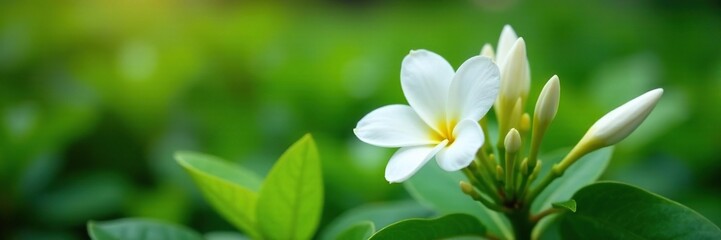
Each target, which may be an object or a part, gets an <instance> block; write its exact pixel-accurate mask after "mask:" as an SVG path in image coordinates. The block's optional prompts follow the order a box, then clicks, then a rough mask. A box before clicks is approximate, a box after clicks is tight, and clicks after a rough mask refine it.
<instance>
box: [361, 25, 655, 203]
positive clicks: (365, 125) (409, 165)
mask: <svg viewBox="0 0 721 240" xmlns="http://www.w3.org/2000/svg"><path fill="white" fill-rule="evenodd" d="M400 80H401V86H402V89H403V93H404V94H405V97H406V100H407V101H408V105H400V104H399V105H388V106H384V107H381V108H378V109H376V110H374V111H372V112H370V113H368V114H367V115H366V116H365V117H363V118H362V119H361V120H360V121H359V122H358V125H357V126H356V128H355V129H354V133H355V134H356V136H357V137H358V138H359V139H360V140H361V141H364V142H366V143H369V144H372V145H376V146H381V147H393V148H399V149H398V150H397V151H396V152H395V154H393V156H392V157H391V159H390V161H389V162H388V165H387V167H386V172H385V177H386V180H388V181H389V182H391V183H394V182H402V181H404V180H406V179H408V178H410V177H411V176H412V175H413V174H414V173H415V172H417V171H418V170H419V169H420V168H421V167H422V166H423V165H424V164H425V163H426V162H428V161H429V160H430V159H432V158H434V157H435V159H436V162H437V163H438V165H439V166H440V167H441V168H442V169H444V170H446V171H458V170H463V172H464V173H465V174H466V176H467V177H468V180H469V181H470V182H471V184H468V183H462V184H461V188H462V190H463V191H464V192H465V193H466V194H468V195H470V196H471V197H473V198H474V199H476V200H478V201H480V202H482V203H484V205H486V206H487V207H489V208H492V209H496V210H499V211H508V209H509V208H511V209H512V208H516V207H519V205H523V204H527V203H529V202H532V200H533V199H534V197H535V196H536V195H537V194H538V193H539V192H540V191H542V190H543V189H544V188H545V187H546V186H547V185H548V184H550V183H551V182H552V181H553V180H554V179H555V178H557V177H558V176H560V175H561V174H563V172H564V171H565V170H566V169H567V168H568V167H569V166H570V165H572V164H573V163H574V162H575V161H577V160H578V159H579V158H581V157H582V156H584V155H586V154H588V153H590V152H592V151H595V150H597V149H599V148H602V147H606V146H610V145H613V144H616V143H618V142H619V141H621V140H622V139H624V138H625V137H626V136H628V135H629V134H630V133H631V132H633V131H634V130H635V129H636V128H637V127H638V126H639V125H640V124H641V122H643V120H644V119H645V118H646V117H647V116H648V115H649V113H650V112H651V110H653V108H654V107H655V105H656V103H657V102H658V100H659V99H660V97H661V95H662V94H663V90H662V89H655V90H651V91H649V92H647V93H645V94H643V95H641V96H639V97H637V98H635V99H633V100H631V101H629V102H627V103H626V104H624V105H622V106H620V107H618V108H616V109H614V110H613V111H611V112H609V113H608V114H606V115H605V116H603V117H602V118H601V119H599V120H598V121H597V122H596V123H595V124H593V126H592V127H591V128H590V129H589V130H588V132H587V133H586V134H585V135H584V136H583V138H582V139H581V140H580V141H579V143H578V144H577V145H576V146H575V147H574V148H573V149H572V150H571V152H569V153H568V155H567V156H566V157H565V158H564V159H563V160H561V161H560V162H558V163H556V164H555V165H554V166H553V168H552V171H551V174H549V176H547V178H546V179H544V180H543V182H541V183H540V184H538V186H537V187H536V188H535V189H529V186H530V183H531V182H532V181H534V179H536V177H537V176H536V175H537V174H538V172H539V169H540V160H538V153H539V149H540V146H541V141H542V139H543V136H544V134H545V132H546V130H547V129H548V126H549V125H550V124H551V122H552V121H553V119H554V117H555V115H556V112H557V110H558V104H559V99H560V81H559V78H558V77H557V76H555V75H554V76H552V77H551V78H550V80H548V82H547V83H546V84H545V86H544V87H543V90H542V91H541V93H540V95H539V97H538V100H537V101H536V105H535V109H534V112H533V115H532V116H531V115H530V114H529V113H527V112H525V109H526V102H527V100H528V92H529V88H530V81H531V78H530V67H529V63H528V58H527V56H526V43H525V41H524V39H523V38H521V37H518V36H517V35H516V33H515V32H514V31H513V29H512V28H511V27H510V26H505V27H504V28H503V31H502V32H501V36H500V38H499V41H498V46H497V48H496V49H495V51H494V49H493V47H492V46H491V45H490V44H486V45H484V46H483V48H482V50H481V52H480V55H478V56H473V57H471V58H470V59H468V60H466V61H465V62H464V63H463V64H462V65H461V66H460V67H459V68H458V69H457V70H456V71H454V70H453V68H452V67H451V65H450V64H448V62H447V61H446V60H445V59H443V58H442V57H441V56H439V55H438V54H435V53H433V52H430V51H427V50H413V51H411V52H410V53H409V54H408V55H407V56H406V57H405V58H404V59H403V63H402V65H401V79H400ZM491 107H493V109H494V111H495V116H496V123H497V127H498V132H499V136H498V141H497V142H496V143H495V144H493V143H491V142H490V137H489V136H488V135H487V132H488V126H487V121H488V119H487V117H486V113H487V112H488V111H489V110H490V108H491ZM529 140H530V141H529ZM524 144H527V145H528V146H529V147H528V154H527V156H525V157H524V156H523V155H522V153H523V152H524V151H523V150H524Z"/></svg>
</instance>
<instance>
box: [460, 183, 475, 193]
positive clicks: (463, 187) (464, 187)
mask: <svg viewBox="0 0 721 240" xmlns="http://www.w3.org/2000/svg"><path fill="white" fill-rule="evenodd" d="M460 184H461V191H463V193H465V194H466V195H468V196H471V197H473V196H474V195H477V194H478V193H477V192H476V190H475V189H473V186H471V184H468V183H467V182H464V181H461V183H460Z"/></svg>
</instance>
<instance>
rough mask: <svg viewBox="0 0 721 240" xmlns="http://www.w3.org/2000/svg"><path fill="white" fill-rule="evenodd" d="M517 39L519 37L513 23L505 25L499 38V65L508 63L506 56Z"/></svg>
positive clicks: (497, 53) (497, 52) (497, 55)
mask: <svg viewBox="0 0 721 240" xmlns="http://www.w3.org/2000/svg"><path fill="white" fill-rule="evenodd" d="M516 39H518V35H516V32H515V31H513V28H512V27H511V25H506V26H503V30H502V31H501V37H499V38H498V51H496V63H498V66H503V65H504V64H506V62H505V61H506V56H508V51H510V50H511V47H512V46H513V43H515V42H516Z"/></svg>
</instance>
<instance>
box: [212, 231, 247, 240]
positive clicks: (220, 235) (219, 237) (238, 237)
mask: <svg viewBox="0 0 721 240" xmlns="http://www.w3.org/2000/svg"><path fill="white" fill-rule="evenodd" d="M203 237H205V240H250V238H248V237H246V236H245V235H243V234H241V233H238V232H225V231H219V232H209V233H206V234H205V235H204V236H203Z"/></svg>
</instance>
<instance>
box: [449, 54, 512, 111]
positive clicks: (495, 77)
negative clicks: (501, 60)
mask: <svg viewBox="0 0 721 240" xmlns="http://www.w3.org/2000/svg"><path fill="white" fill-rule="evenodd" d="M500 82H501V80H500V73H499V70H498V67H497V66H496V64H494V63H493V61H491V59H490V58H487V57H482V56H475V57H472V58H470V59H468V60H466V62H464V63H463V64H462V65H461V67H460V68H458V72H456V75H455V76H454V77H453V81H452V82H451V86H450V90H449V93H448V105H447V110H446V111H447V112H448V120H449V122H457V121H459V120H462V119H472V120H475V121H478V120H480V119H481V118H482V117H483V116H484V115H486V113H487V112H488V110H489V109H490V108H491V106H493V102H494V101H495V100H496V96H498V88H499V85H500Z"/></svg>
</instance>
